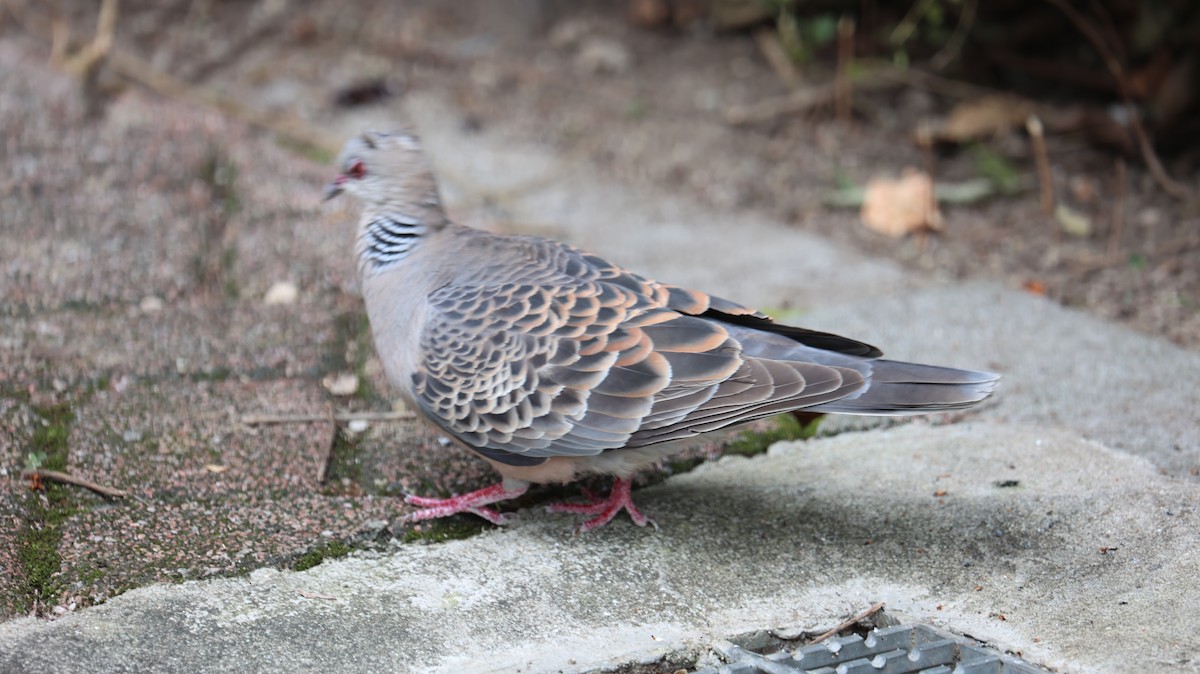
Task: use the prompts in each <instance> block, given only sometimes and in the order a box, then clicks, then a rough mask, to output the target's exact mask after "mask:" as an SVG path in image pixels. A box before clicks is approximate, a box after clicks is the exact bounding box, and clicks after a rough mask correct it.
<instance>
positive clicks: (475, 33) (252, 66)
mask: <svg viewBox="0 0 1200 674" xmlns="http://www.w3.org/2000/svg"><path fill="white" fill-rule="evenodd" d="M121 11H122V15H121V18H120V20H119V24H118V29H117V38H118V41H119V43H120V44H121V45H123V46H125V47H126V48H129V49H130V50H132V51H134V52H136V53H138V54H140V55H141V56H142V57H144V58H146V59H147V60H148V61H149V62H150V63H152V64H154V65H156V66H158V67H160V68H161V69H162V70H164V71H165V72H168V73H171V74H173V75H176V76H178V77H180V78H181V79H182V80H184V81H186V82H189V83H191V84H194V85H196V86H201V87H211V88H213V89H216V90H219V91H223V92H225V93H227V94H229V95H232V96H234V97H237V98H239V99H241V100H244V101H248V102H249V103H250V104H251V105H252V106H256V107H258V108H260V109H263V110H267V111H281V112H286V113H288V114H295V115H297V116H298V117H300V118H302V119H304V120H306V121H309V122H312V123H314V124H315V125H317V126H320V125H321V123H322V122H323V121H325V120H328V119H329V118H331V116H336V115H337V114H338V113H339V110H340V109H342V108H340V107H339V105H338V104H337V102H336V98H337V97H338V96H339V95H341V96H342V97H343V100H342V103H346V99H347V98H349V99H350V102H360V103H363V104H366V105H371V104H373V100H374V99H373V94H374V93H378V92H377V91H376V89H377V88H379V89H386V90H387V91H388V92H389V93H390V95H391V96H392V97H403V96H404V94H405V93H406V92H410V91H414V90H422V91H430V90H433V91H438V92H440V93H443V94H445V95H446V96H449V97H452V98H453V99H454V100H455V101H456V102H457V103H458V104H459V106H460V108H461V111H462V112H461V114H462V123H463V124H464V125H466V126H468V127H471V128H484V127H489V128H495V127H502V128H504V129H506V130H508V131H509V132H512V133H517V134H520V135H523V136H525V137H527V138H528V139H530V140H534V141H537V142H543V143H550V144H553V145H556V146H558V147H560V148H561V149H562V151H564V152H567V153H573V154H574V155H576V156H579V157H580V158H581V159H582V160H586V161H590V162H593V163H594V164H596V165H598V166H601V167H603V168H604V169H605V170H606V171H608V172H611V174H613V175H616V176H619V177H620V178H622V179H624V180H627V181H629V182H631V183H651V184H654V185H656V186H659V187H665V188H667V189H670V190H672V191H675V192H678V193H682V194H686V195H689V196H690V197H692V198H695V199H697V200H700V201H701V202H704V203H710V204H713V205H714V206H720V207H723V208H757V209H764V210H766V211H769V212H771V213H773V214H775V215H776V216H778V217H779V218H780V219H781V220H782V221H784V222H786V223H787V224H788V225H789V226H794V227H802V228H806V229H810V230H813V231H818V232H820V233H822V234H824V235H827V236H829V237H831V238H834V239H836V240H838V241H841V242H843V243H845V244H848V245H851V246H854V247H857V248H860V249H863V250H867V251H870V252H871V253H873V254H877V255H883V256H888V257H893V258H895V259H897V260H900V261H902V262H903V263H904V264H906V265H910V266H912V267H917V268H920V269H924V270H928V271H931V272H934V273H937V274H941V275H945V276H948V277H952V278H977V277H987V278H999V279H1003V280H1004V281H1005V282H1006V283H1008V284H1010V285H1012V286H1021V287H1025V288H1028V289H1030V290H1031V291H1032V292H1037V293H1040V294H1045V295H1047V296H1048V297H1050V298H1052V299H1055V300H1057V301H1059V302H1061V303H1063V304H1065V305H1068V306H1075V307H1080V308H1084V309H1086V310H1088V311H1091V312H1094V313H1096V314H1097V315H1100V316H1102V317H1105V318H1108V319H1111V320H1116V321H1120V322H1122V323H1125V324H1127V325H1129V326H1130V327H1133V328H1134V329H1137V330H1141V331H1144V332H1147V333H1151V334H1156V335H1161V336H1163V337H1166V338H1167V339H1170V340H1172V341H1174V342H1176V343H1178V344H1181V345H1184V346H1188V347H1191V348H1196V347H1198V346H1200V207H1198V206H1197V205H1196V204H1195V203H1191V204H1187V203H1183V202H1181V201H1179V200H1177V199H1174V198H1172V197H1170V196H1167V195H1166V194H1164V193H1163V191H1162V190H1161V189H1160V188H1159V187H1158V186H1157V185H1156V183H1155V181H1154V180H1153V179H1152V178H1151V176H1150V175H1149V174H1148V173H1147V172H1146V171H1145V170H1144V168H1143V167H1142V166H1140V165H1139V164H1138V163H1137V162H1136V161H1133V162H1131V165H1130V167H1129V170H1128V175H1127V178H1126V180H1125V181H1124V185H1121V184H1119V182H1121V181H1119V180H1118V177H1117V175H1118V174H1117V170H1116V168H1115V166H1116V163H1117V160H1116V158H1115V157H1114V156H1113V155H1112V154H1111V153H1107V152H1105V151H1103V150H1099V149H1095V148H1093V147H1090V146H1089V145H1088V143H1087V141H1086V140H1085V139H1083V138H1082V137H1080V136H1078V135H1070V134H1067V135H1055V134H1054V133H1053V132H1051V133H1050V135H1049V136H1048V138H1047V141H1048V150H1049V159H1050V163H1051V169H1052V175H1053V181H1054V187H1055V191H1056V193H1057V195H1058V198H1059V199H1060V200H1061V201H1062V202H1063V203H1065V204H1067V205H1068V206H1070V207H1071V208H1073V209H1075V210H1076V211H1078V212H1080V213H1082V214H1083V215H1084V216H1086V217H1087V218H1089V219H1090V221H1091V223H1092V224H1091V226H1090V228H1089V229H1090V231H1089V232H1088V233H1087V234H1085V235H1082V236H1079V235H1072V234H1068V233H1064V227H1063V225H1062V224H1060V222H1059V221H1058V220H1057V219H1055V218H1054V217H1052V216H1047V215H1044V214H1043V213H1042V211H1041V208H1040V202H1039V195H1038V190H1037V187H1036V180H1035V179H1034V174H1035V168H1034V159H1033V155H1032V151H1031V149H1030V143H1029V142H1028V140H1027V139H1026V138H1025V136H1024V134H1023V132H1021V133H1017V132H1012V133H1007V134H1001V135H1000V136H998V137H996V138H994V139H992V140H991V142H990V147H991V148H992V150H993V151H995V152H996V153H998V154H999V155H1001V156H1003V157H1005V158H1006V159H1008V160H1009V161H1010V162H1011V164H1012V165H1013V166H1014V167H1015V168H1016V169H1017V170H1018V171H1020V172H1021V173H1023V174H1024V175H1023V176H1022V177H1023V178H1025V179H1026V180H1025V181H1024V182H1023V184H1024V185H1025V187H1026V189H1024V190H1022V191H1021V192H1020V193H1018V194H1015V195H1010V196H998V197H995V198H992V199H988V200H986V201H983V202H979V203H972V204H969V205H964V206H957V207H956V206H948V207H946V213H945V216H946V226H945V231H944V232H942V233H941V234H938V235H934V236H929V237H926V236H916V237H909V238H907V239H904V240H895V239H891V238H889V237H885V236H883V235H880V234H877V233H874V232H872V231H869V230H867V229H866V228H864V227H862V226H861V224H860V223H859V221H858V217H857V212H856V211H855V210H854V209H850V210H831V209H830V208H828V207H826V206H824V205H823V203H824V201H825V199H826V198H827V197H828V195H829V194H830V192H831V191H833V189H834V188H835V187H836V186H837V185H838V184H840V182H844V181H849V182H850V183H853V184H855V185H863V184H865V183H866V182H867V181H868V180H870V179H871V178H874V177H880V176H884V177H891V176H897V175H899V174H900V173H901V172H902V171H903V170H904V169H905V168H906V167H922V166H924V165H925V161H926V160H925V157H924V155H923V153H922V152H921V150H920V149H919V148H918V147H917V146H916V145H915V144H914V142H912V140H911V138H912V135H913V133H914V131H915V130H916V129H917V128H918V127H919V126H921V125H922V124H923V123H926V122H932V123H936V122H937V120H939V119H941V118H942V117H943V116H944V115H945V114H946V113H947V111H948V110H949V109H950V108H951V107H952V106H953V105H954V104H955V103H959V102H961V101H962V100H963V97H962V96H946V95H943V94H942V93H940V92H944V91H946V88H945V87H937V86H932V87H927V86H923V85H920V84H917V83H915V81H914V82H908V83H905V84H898V85H896V86H891V87H883V88H879V89H875V90H870V91H867V92H865V93H859V94H858V98H857V99H856V101H855V106H854V113H855V114H854V117H853V119H852V120H851V121H850V123H848V124H844V123H841V122H838V121H836V120H834V119H833V118H832V111H831V110H830V109H829V106H816V107H815V108H814V109H813V110H811V111H810V112H807V113H805V114H803V115H779V116H775V117H773V118H771V119H769V120H766V121H764V122H761V123H756V124H751V125H746V126H734V125H731V124H729V123H727V122H726V113H727V112H728V111H729V110H730V109H731V108H735V107H738V106H743V107H744V106H748V105H754V104H756V103H761V102H762V101H765V100H769V99H772V98H777V97H779V96H781V95H783V94H786V93H787V91H788V89H787V87H785V86H784V85H783V84H781V82H780V78H779V77H777V76H776V74H775V73H774V72H773V71H772V69H771V68H770V67H769V66H768V64H767V63H766V61H765V59H764V58H763V55H762V52H761V51H760V49H759V47H758V46H757V44H756V43H755V41H754V39H753V38H752V37H751V36H750V35H749V34H748V33H747V32H715V31H713V30H712V29H709V28H704V27H703V26H702V25H701V27H698V28H697V27H692V28H690V29H674V30H666V31H652V30H647V29H643V28H639V27H637V26H635V25H632V24H631V22H630V21H629V20H628V18H627V15H626V12H625V3H605V2H591V3H562V2H550V1H546V0H542V1H537V0H514V1H510V2H501V3H486V2H468V3H456V4H454V5H447V4H446V3H435V2H408V3H386V2H364V3H355V4H354V5H353V6H352V7H343V6H341V5H338V4H337V3H331V2H316V1H307V2H291V3H288V2H282V1H281V2H261V3H208V2H198V3H124V5H123V6H122V8H121ZM72 21H73V22H74V25H77V26H79V27H81V28H84V27H87V26H88V24H89V21H94V18H91V17H89V16H88V13H85V12H78V13H76V14H75V15H74V16H73V18H72ZM85 30H86V29H85ZM829 66H830V64H828V63H820V62H818V63H816V64H814V65H813V66H811V68H810V70H811V71H812V72H811V73H808V81H806V82H804V83H803V84H802V85H801V86H810V87H816V86H820V85H821V84H823V83H824V82H826V81H827V80H828V77H829V70H830V68H829ZM804 74H805V73H804V72H803V71H802V75H804ZM364 82H368V83H370V82H375V83H378V85H381V86H377V85H372V86H368V87H366V88H365V89H364V88H362V87H361V86H358V85H361V84H362V83H364ZM356 86H357V87H358V89H357V90H355V87H356ZM935 90H936V91H935ZM975 95H978V94H975ZM385 102H386V100H385ZM932 168H933V173H934V175H935V177H936V179H937V180H939V181H947V182H954V181H961V180H965V179H968V178H972V177H976V176H977V175H978V174H977V171H976V170H975V169H974V168H973V160H972V158H971V155H970V153H968V152H966V151H961V152H951V153H943V154H941V155H940V156H938V157H937V158H936V160H935V162H934V165H933V167H932ZM1167 168H1168V170H1170V169H1171V168H1173V167H1172V166H1171V165H1170V164H1169V163H1168V166H1167ZM1177 168H1178V169H1179V170H1181V171H1183V173H1182V174H1179V173H1176V174H1175V177H1176V179H1178V180H1180V181H1181V182H1182V183H1183V184H1184V185H1185V186H1188V187H1190V188H1191V189H1192V190H1193V192H1194V193H1200V178H1198V176H1197V175H1196V173H1195V169H1194V166H1192V165H1189V164H1183V163H1181V165H1180V166H1179V167H1177ZM1118 210H1120V214H1119V215H1118V213H1117V211H1118ZM1117 220H1121V221H1122V222H1121V225H1120V227H1121V232H1120V237H1119V238H1118V237H1116V236H1114V235H1113V232H1112V231H1111V230H1112V228H1113V226H1114V223H1115V222H1116V221H1117Z"/></svg>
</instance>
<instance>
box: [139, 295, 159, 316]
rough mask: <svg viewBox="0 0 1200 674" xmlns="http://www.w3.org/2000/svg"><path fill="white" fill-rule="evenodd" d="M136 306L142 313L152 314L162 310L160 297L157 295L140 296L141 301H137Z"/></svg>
mask: <svg viewBox="0 0 1200 674" xmlns="http://www.w3.org/2000/svg"><path fill="white" fill-rule="evenodd" d="M138 308H139V309H141V310H142V313H144V314H153V313H156V312H159V311H162V308H163V301H162V298H161V297H158V296H157V295H146V296H145V297H143V298H142V301H141V302H139V303H138Z"/></svg>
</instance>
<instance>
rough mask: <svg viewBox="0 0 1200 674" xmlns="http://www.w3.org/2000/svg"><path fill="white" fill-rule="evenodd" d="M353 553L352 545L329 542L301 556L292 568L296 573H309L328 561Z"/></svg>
mask: <svg viewBox="0 0 1200 674" xmlns="http://www.w3.org/2000/svg"><path fill="white" fill-rule="evenodd" d="M351 552H354V548H353V547H351V546H350V545H347V544H346V543H343V542H341V541H329V542H328V543H325V544H324V545H322V546H320V547H318V548H317V549H315V550H312V551H311V552H306V553H304V554H303V555H300V557H299V558H297V559H296V561H295V563H293V564H292V568H293V569H295V570H296V571H307V570H308V569H311V568H313V567H314V566H317V565H318V564H320V563H321V562H323V561H325V560H327V559H337V558H338V557H345V556H346V555H348V554H350V553H351Z"/></svg>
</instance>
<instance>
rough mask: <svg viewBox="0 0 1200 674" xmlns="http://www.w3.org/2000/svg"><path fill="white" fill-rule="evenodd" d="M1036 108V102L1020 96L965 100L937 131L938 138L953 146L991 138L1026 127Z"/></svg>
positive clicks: (935, 133)
mask: <svg viewBox="0 0 1200 674" xmlns="http://www.w3.org/2000/svg"><path fill="white" fill-rule="evenodd" d="M1034 107H1035V106H1034V103H1033V101H1030V100H1028V99H1024V98H1019V97H1017V96H1003V95H1001V96H984V97H983V98H977V99H975V100H971V101H963V102H962V103H959V104H958V105H956V106H954V108H953V109H952V110H951V111H950V114H949V115H947V116H946V121H945V122H944V123H943V124H942V125H941V127H940V128H938V129H936V130H935V131H934V137H935V138H937V139H938V140H940V141H946V142H951V143H962V142H965V141H969V140H980V139H982V138H988V137H990V136H994V135H996V134H997V133H999V132H1001V131H1007V130H1008V129H1012V128H1016V127H1020V126H1023V125H1024V124H1025V120H1026V119H1027V118H1028V117H1029V115H1030V114H1032V113H1033V111H1034Z"/></svg>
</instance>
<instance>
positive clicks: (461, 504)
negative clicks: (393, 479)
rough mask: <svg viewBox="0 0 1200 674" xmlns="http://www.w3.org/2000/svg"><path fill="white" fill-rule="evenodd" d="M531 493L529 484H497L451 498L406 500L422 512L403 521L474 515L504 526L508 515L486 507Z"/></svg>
mask: <svg viewBox="0 0 1200 674" xmlns="http://www.w3.org/2000/svg"><path fill="white" fill-rule="evenodd" d="M526 489H529V484H528V483H526V482H515V481H514V482H510V483H508V484H505V483H504V482H501V483H500V484H494V485H492V486H490V487H484V488H483V489H480V490H478V491H473V492H471V493H469V494H463V495H461V496H451V497H450V498H425V497H424V496H405V497H404V502H405V503H408V504H410V505H415V506H417V507H418V508H421V509H420V510H418V511H416V512H411V513H409V514H407V515H405V516H404V517H401V518H400V519H401V520H403V521H405V522H420V521H421V520H431V519H434V518H435V517H447V516H449V515H455V514H458V513H474V514H476V515H479V516H480V517H482V518H483V519H485V520H487V521H489V522H491V523H492V524H504V515H501V514H500V513H499V512H497V511H495V510H493V509H492V508H485V507H484V506H486V505H489V504H492V503H496V502H498V501H505V500H508V499H510V498H516V497H518V496H520V495H521V494H524V493H525V490H526Z"/></svg>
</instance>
